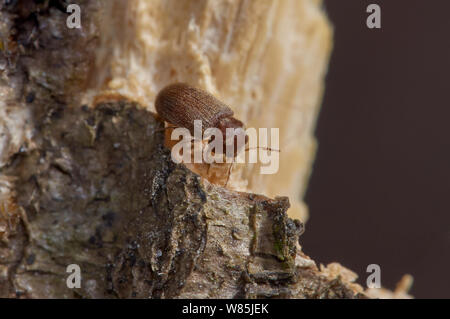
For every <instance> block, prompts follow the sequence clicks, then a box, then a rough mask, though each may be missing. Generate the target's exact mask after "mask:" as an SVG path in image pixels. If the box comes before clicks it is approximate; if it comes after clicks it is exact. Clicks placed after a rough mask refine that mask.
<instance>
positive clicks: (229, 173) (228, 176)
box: [224, 158, 234, 187]
mask: <svg viewBox="0 0 450 319" xmlns="http://www.w3.org/2000/svg"><path fill="white" fill-rule="evenodd" d="M233 164H234V158H233V161H232V162H231V164H230V167H229V168H228V175H227V181H226V182H225V186H224V187H227V185H228V182H229V181H230V175H231V169H232V168H233Z"/></svg>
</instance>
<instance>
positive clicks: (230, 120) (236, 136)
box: [218, 116, 248, 156]
mask: <svg viewBox="0 0 450 319" xmlns="http://www.w3.org/2000/svg"><path fill="white" fill-rule="evenodd" d="M227 128H228V129H233V135H232V136H228V135H227ZM218 129H219V130H220V131H221V132H222V136H223V137H224V139H223V146H224V149H225V148H226V144H227V143H231V142H233V143H234V156H236V155H237V154H238V153H239V152H240V151H241V150H242V149H244V148H245V145H247V143H248V136H247V134H246V133H245V128H244V123H242V122H241V121H239V120H238V119H235V118H234V117H231V116H230V117H224V118H222V119H220V121H219V125H218ZM230 139H233V140H232V141H230ZM240 141H243V143H242V142H241V143H239V142H240Z"/></svg>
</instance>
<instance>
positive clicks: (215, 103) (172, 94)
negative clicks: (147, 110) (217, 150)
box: [155, 83, 248, 156]
mask: <svg viewBox="0 0 450 319" xmlns="http://www.w3.org/2000/svg"><path fill="white" fill-rule="evenodd" d="M155 107H156V111H157V112H158V114H159V116H161V118H162V119H163V120H164V121H166V122H168V123H170V124H172V125H175V126H176V127H185V128H187V129H188V130H189V131H190V132H191V135H194V121H195V120H201V121H202V123H203V125H202V134H203V133H204V131H205V130H206V129H207V128H218V129H219V130H220V131H221V132H222V134H223V136H226V129H227V128H234V129H238V128H241V129H244V123H242V122H241V121H239V120H238V119H236V118H234V117H233V115H234V113H233V110H231V109H230V108H229V107H228V106H227V105H226V104H224V103H223V102H221V101H219V100H218V99H216V98H215V97H214V96H213V95H211V94H210V93H208V92H206V91H203V90H201V89H198V88H195V87H192V86H190V85H188V84H185V83H175V84H171V85H169V86H167V87H165V88H164V89H162V90H161V91H160V92H159V93H158V96H157V97H156V102H155ZM236 140H237V137H235V141H236ZM247 142H248V136H245V144H247ZM223 143H224V147H225V146H226V145H225V143H226V141H225V139H224V141H223ZM234 145H235V146H236V145H237V143H235V144H234ZM239 151H240V150H238V149H237V148H235V154H234V155H235V156H236V154H237V153H238V152H239Z"/></svg>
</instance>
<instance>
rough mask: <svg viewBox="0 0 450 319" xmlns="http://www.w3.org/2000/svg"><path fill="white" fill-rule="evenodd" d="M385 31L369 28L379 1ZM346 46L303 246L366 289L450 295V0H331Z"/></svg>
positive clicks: (325, 122) (336, 64) (334, 76)
mask: <svg viewBox="0 0 450 319" xmlns="http://www.w3.org/2000/svg"><path fill="white" fill-rule="evenodd" d="M370 3H376V4H379V5H380V6H381V12H382V15H381V23H382V27H381V29H368V28H367V26H366V18H367V16H368V15H369V14H368V13H366V8H367V6H368V4H370ZM325 6H326V9H327V12H328V15H329V18H330V20H331V21H332V23H333V24H334V28H335V46H334V51H333V55H332V57H331V63H330V69H329V72H328V76H327V83H326V91H325V98H324V103H323V107H322V111H321V114H320V117H319V121H318V127H317V132H316V135H317V138H318V141H319V149H318V153H317V158H316V162H315V164H314V171H313V174H312V177H311V180H310V186H309V188H308V192H307V194H306V202H307V203H308V205H309V208H310V213H311V218H310V220H309V222H308V224H307V231H306V232H305V234H304V235H303V237H302V244H303V246H304V247H305V250H306V253H307V254H309V255H311V256H312V257H313V258H314V259H316V260H317V261H319V262H321V263H328V262H332V261H339V262H341V263H342V264H343V265H344V266H346V267H348V268H350V269H352V270H354V271H356V272H358V274H359V275H360V280H359V282H360V283H362V284H364V285H365V281H366V278H367V275H368V274H367V273H366V267H367V265H368V264H372V263H375V264H379V265H380V266H381V282H382V285H383V286H385V287H387V288H390V289H393V288H395V284H396V283H397V282H398V281H399V280H400V278H401V277H402V275H403V274H405V273H409V274H412V275H413V276H414V279H415V280H414V285H413V288H412V290H411V293H412V294H413V295H414V296H415V297H418V298H450V102H449V98H450V96H449V94H450V18H449V16H450V1H448V0H433V1H428V0H395V1H392V0H384V1H376V0H373V1H362V0H328V1H325Z"/></svg>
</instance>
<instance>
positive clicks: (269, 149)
mask: <svg viewBox="0 0 450 319" xmlns="http://www.w3.org/2000/svg"><path fill="white" fill-rule="evenodd" d="M257 149H262V150H266V151H271V152H278V153H280V152H281V151H280V150H276V149H273V148H270V147H261V146H258V147H249V148H246V149H245V151H246V152H248V151H250V150H257Z"/></svg>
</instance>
